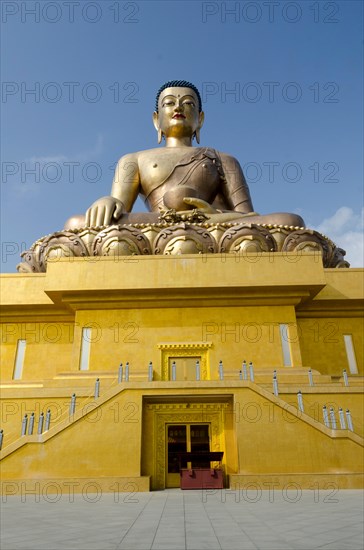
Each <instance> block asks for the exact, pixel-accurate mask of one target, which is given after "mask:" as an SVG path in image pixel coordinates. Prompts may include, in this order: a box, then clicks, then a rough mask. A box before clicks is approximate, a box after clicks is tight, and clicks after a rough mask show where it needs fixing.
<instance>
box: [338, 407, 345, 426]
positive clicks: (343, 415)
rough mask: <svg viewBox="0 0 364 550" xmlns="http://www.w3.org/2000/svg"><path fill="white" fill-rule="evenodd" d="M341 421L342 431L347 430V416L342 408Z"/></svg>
mask: <svg viewBox="0 0 364 550" xmlns="http://www.w3.org/2000/svg"><path fill="white" fill-rule="evenodd" d="M339 420H340V428H341V429H342V430H346V422H345V414H344V411H343V410H342V408H341V407H339Z"/></svg>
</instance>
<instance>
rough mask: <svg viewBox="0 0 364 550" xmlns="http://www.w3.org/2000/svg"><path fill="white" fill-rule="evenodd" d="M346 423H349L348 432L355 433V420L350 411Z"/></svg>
mask: <svg viewBox="0 0 364 550" xmlns="http://www.w3.org/2000/svg"><path fill="white" fill-rule="evenodd" d="M346 421H347V423H348V430H350V431H351V432H353V431H354V426H353V420H352V418H351V413H350V411H349V409H346Z"/></svg>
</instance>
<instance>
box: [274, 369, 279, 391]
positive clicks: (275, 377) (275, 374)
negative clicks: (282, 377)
mask: <svg viewBox="0 0 364 550" xmlns="http://www.w3.org/2000/svg"><path fill="white" fill-rule="evenodd" d="M273 393H274V395H275V396H278V395H279V391H278V380H277V371H274V372H273Z"/></svg>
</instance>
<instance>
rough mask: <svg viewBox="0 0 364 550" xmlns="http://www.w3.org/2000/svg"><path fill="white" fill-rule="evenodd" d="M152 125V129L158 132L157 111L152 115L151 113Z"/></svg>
mask: <svg viewBox="0 0 364 550" xmlns="http://www.w3.org/2000/svg"><path fill="white" fill-rule="evenodd" d="M153 124H154V128H155V129H156V130H157V131H158V130H159V124H158V113H157V111H154V113H153Z"/></svg>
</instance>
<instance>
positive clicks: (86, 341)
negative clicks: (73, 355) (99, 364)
mask: <svg viewBox="0 0 364 550" xmlns="http://www.w3.org/2000/svg"><path fill="white" fill-rule="evenodd" d="M91 337H92V328H90V327H85V328H83V329H82V336H81V353H80V370H88V368H89V362H90V349H91Z"/></svg>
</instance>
